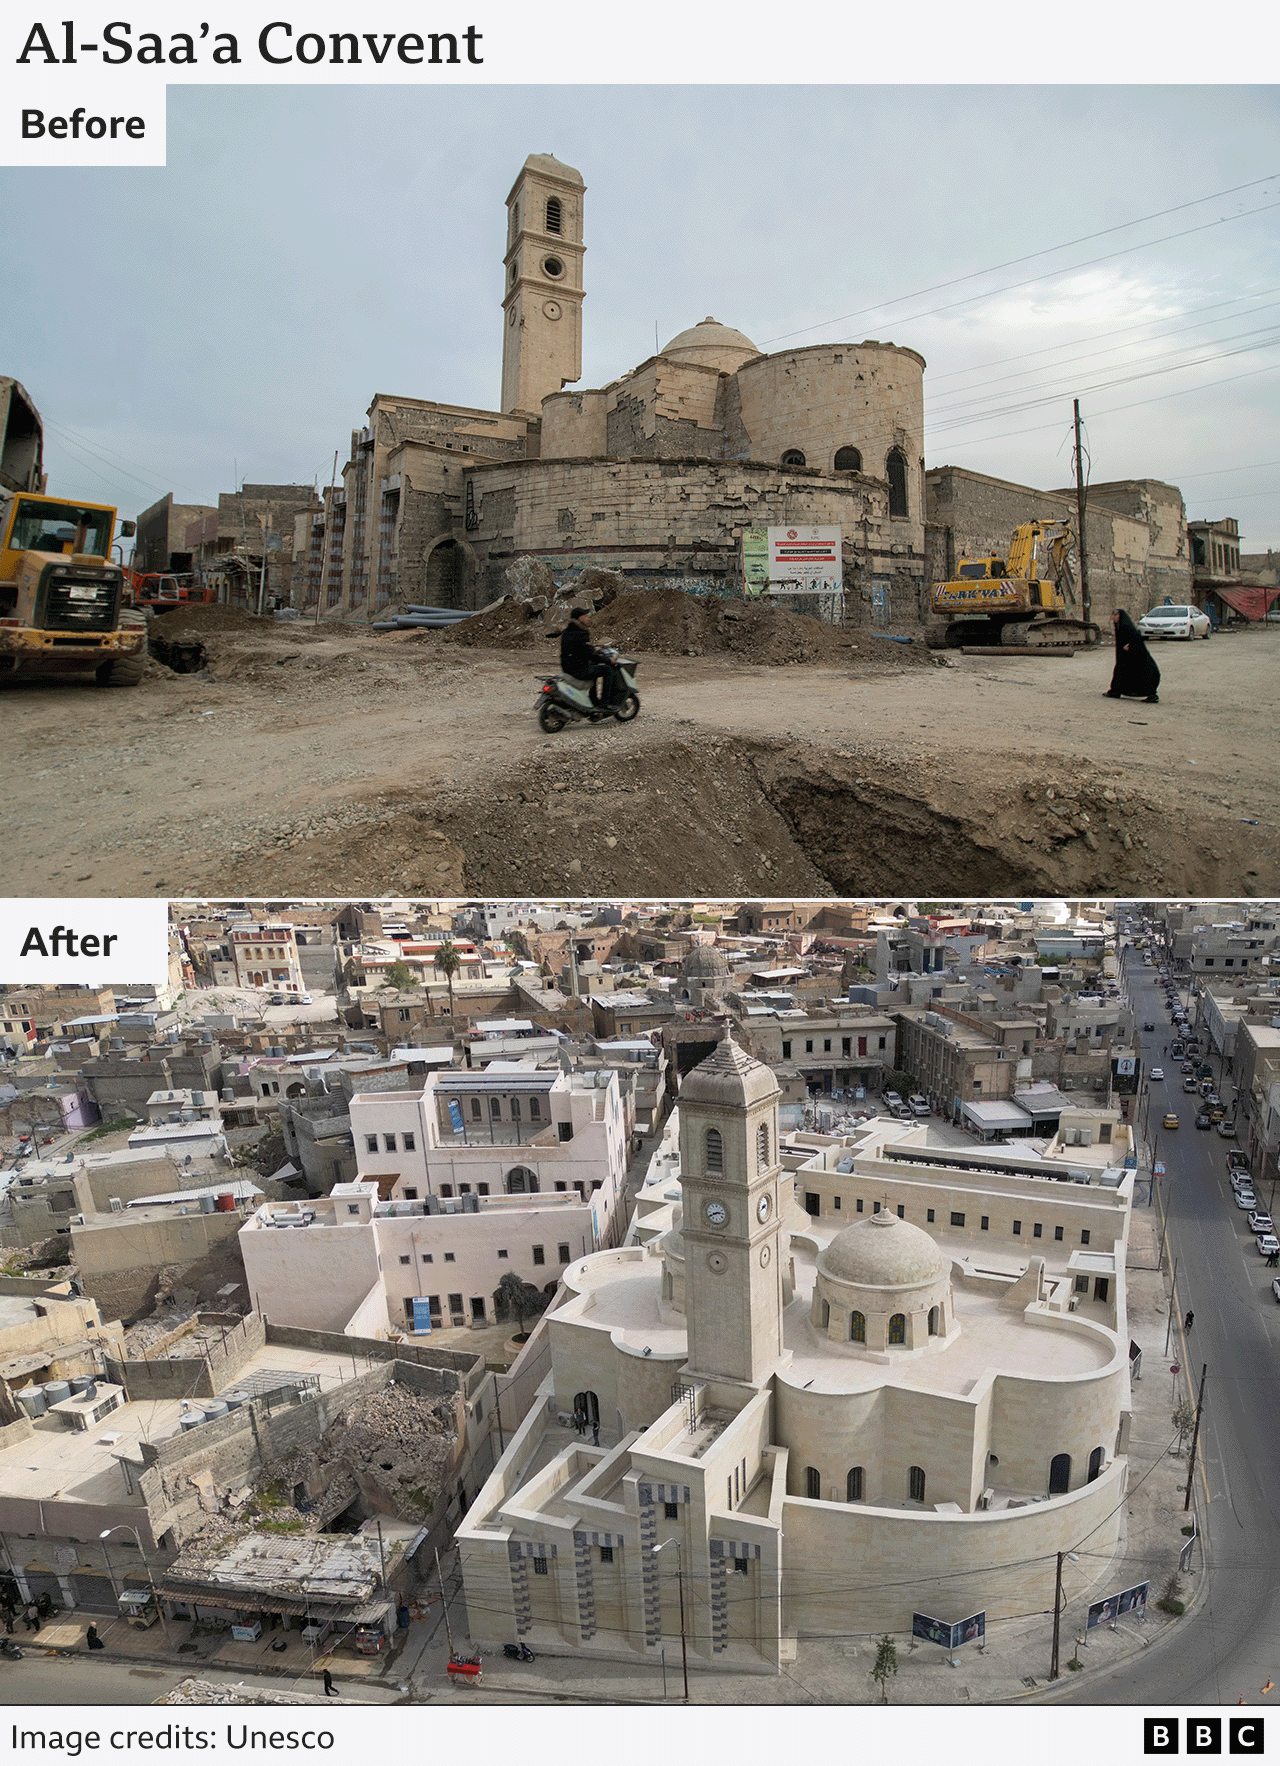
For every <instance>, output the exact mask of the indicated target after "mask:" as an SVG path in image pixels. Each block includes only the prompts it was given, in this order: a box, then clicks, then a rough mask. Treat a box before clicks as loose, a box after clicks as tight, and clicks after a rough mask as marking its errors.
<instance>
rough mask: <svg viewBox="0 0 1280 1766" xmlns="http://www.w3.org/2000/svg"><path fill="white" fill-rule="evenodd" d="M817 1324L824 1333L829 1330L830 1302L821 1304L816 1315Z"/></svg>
mask: <svg viewBox="0 0 1280 1766" xmlns="http://www.w3.org/2000/svg"><path fill="white" fill-rule="evenodd" d="M818 1323H819V1326H820V1328H821V1329H822V1330H824V1331H825V1330H828V1329H829V1328H830V1325H831V1302H830V1300H824V1301H823V1302H822V1307H821V1310H820V1311H819V1313H818Z"/></svg>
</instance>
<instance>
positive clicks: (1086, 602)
mask: <svg viewBox="0 0 1280 1766" xmlns="http://www.w3.org/2000/svg"><path fill="white" fill-rule="evenodd" d="M1073 404H1074V406H1075V420H1076V526H1077V527H1078V529H1079V533H1078V534H1077V536H1076V543H1077V544H1078V545H1079V547H1080V617H1081V618H1082V619H1085V620H1087V619H1088V618H1089V616H1090V611H1091V607H1092V603H1091V601H1090V599H1089V566H1088V564H1087V563H1086V561H1085V555H1084V455H1083V454H1082V453H1081V451H1080V401H1079V399H1075V400H1073Z"/></svg>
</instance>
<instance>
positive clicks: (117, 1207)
mask: <svg viewBox="0 0 1280 1766" xmlns="http://www.w3.org/2000/svg"><path fill="white" fill-rule="evenodd" d="M107 1207H108V1208H110V1210H111V1212H112V1213H113V1214H123V1213H124V1202H123V1201H122V1200H121V1198H120V1197H119V1196H112V1197H111V1199H110V1201H109V1202H108V1203H107Z"/></svg>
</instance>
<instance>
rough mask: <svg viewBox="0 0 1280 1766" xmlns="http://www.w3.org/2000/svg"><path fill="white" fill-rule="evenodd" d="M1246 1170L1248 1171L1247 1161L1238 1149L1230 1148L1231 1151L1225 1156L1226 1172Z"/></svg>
mask: <svg viewBox="0 0 1280 1766" xmlns="http://www.w3.org/2000/svg"><path fill="white" fill-rule="evenodd" d="M1248 1169H1249V1161H1248V1159H1246V1157H1245V1156H1244V1154H1243V1153H1242V1152H1241V1151H1240V1149H1239V1147H1232V1148H1231V1150H1230V1151H1229V1152H1228V1154H1227V1170H1228V1171H1248Z"/></svg>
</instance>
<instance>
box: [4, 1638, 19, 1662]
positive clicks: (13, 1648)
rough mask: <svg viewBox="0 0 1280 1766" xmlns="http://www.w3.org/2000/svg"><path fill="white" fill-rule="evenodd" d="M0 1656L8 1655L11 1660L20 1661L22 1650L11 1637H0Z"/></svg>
mask: <svg viewBox="0 0 1280 1766" xmlns="http://www.w3.org/2000/svg"><path fill="white" fill-rule="evenodd" d="M0 1656H5V1657H7V1659H8V1660H9V1661H11V1662H20V1661H21V1660H22V1651H21V1650H20V1649H19V1648H18V1646H17V1644H16V1643H15V1642H14V1641H13V1639H12V1638H11V1637H0Z"/></svg>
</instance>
